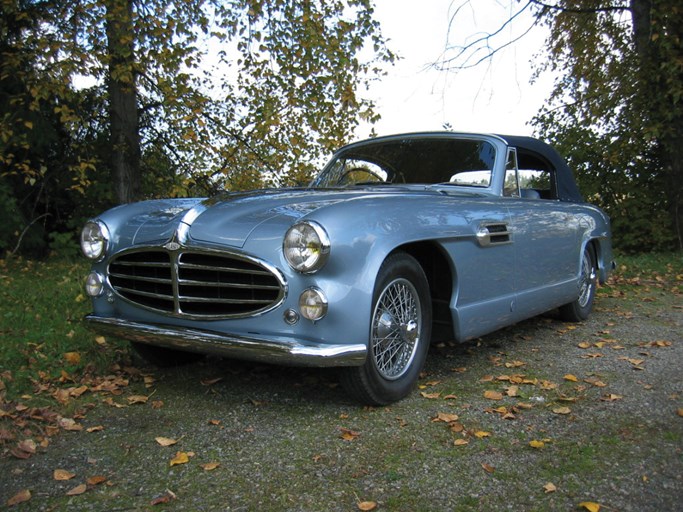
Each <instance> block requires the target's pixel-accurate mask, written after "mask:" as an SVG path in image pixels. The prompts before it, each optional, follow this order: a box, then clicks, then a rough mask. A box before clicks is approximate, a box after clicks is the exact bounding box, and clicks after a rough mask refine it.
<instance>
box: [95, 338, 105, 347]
mask: <svg viewBox="0 0 683 512" xmlns="http://www.w3.org/2000/svg"><path fill="white" fill-rule="evenodd" d="M95 343H97V344H98V345H100V346H102V345H106V344H107V340H106V339H105V338H104V336H96V337H95Z"/></svg>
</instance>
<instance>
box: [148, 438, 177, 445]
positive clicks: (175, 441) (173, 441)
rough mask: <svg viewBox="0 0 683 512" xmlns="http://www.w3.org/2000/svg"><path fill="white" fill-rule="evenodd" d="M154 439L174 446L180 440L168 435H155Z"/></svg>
mask: <svg viewBox="0 0 683 512" xmlns="http://www.w3.org/2000/svg"><path fill="white" fill-rule="evenodd" d="M154 440H155V441H156V442H157V443H158V444H160V445H161V446H173V445H174V444H176V443H177V442H178V440H177V439H171V438H168V437H155V438H154Z"/></svg>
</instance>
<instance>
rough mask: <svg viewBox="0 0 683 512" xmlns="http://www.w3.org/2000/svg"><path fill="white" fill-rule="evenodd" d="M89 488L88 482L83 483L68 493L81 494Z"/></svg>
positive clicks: (68, 494) (69, 494) (72, 494)
mask: <svg viewBox="0 0 683 512" xmlns="http://www.w3.org/2000/svg"><path fill="white" fill-rule="evenodd" d="M87 490H88V486H87V485H86V484H81V485H77V486H76V487H74V488H73V489H71V490H69V491H67V493H66V495H67V496H79V495H81V494H83V493H84V492H85V491H87Z"/></svg>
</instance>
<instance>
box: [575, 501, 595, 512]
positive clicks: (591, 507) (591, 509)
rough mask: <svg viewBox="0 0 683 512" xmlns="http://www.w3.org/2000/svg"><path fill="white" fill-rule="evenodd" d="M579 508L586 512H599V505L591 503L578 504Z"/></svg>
mask: <svg viewBox="0 0 683 512" xmlns="http://www.w3.org/2000/svg"><path fill="white" fill-rule="evenodd" d="M579 507H582V508H585V509H586V510H588V512H599V511H600V505H598V504H597V503H593V502H592V501H583V502H581V503H579Z"/></svg>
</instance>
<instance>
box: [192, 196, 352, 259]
mask: <svg viewBox="0 0 683 512" xmlns="http://www.w3.org/2000/svg"><path fill="white" fill-rule="evenodd" d="M359 195H363V194H362V193H359V192H348V191H324V190H311V189H284V190H257V191H252V192H245V193H229V194H222V195H220V196H218V197H215V198H212V199H208V200H206V201H204V202H202V203H201V204H199V205H197V207H195V208H194V213H196V217H195V218H194V219H193V220H192V222H191V228H190V236H191V237H192V238H193V239H194V240H201V241H204V242H209V243H214V244H221V245H231V246H233V247H242V246H243V245H244V243H245V241H246V240H247V238H248V237H249V235H250V234H251V233H252V231H254V230H255V229H256V228H257V227H258V226H260V225H261V224H263V223H264V222H267V221H269V220H271V219H274V218H276V217H279V218H282V219H283V222H285V223H287V224H288V225H291V224H293V223H294V222H296V221H297V220H298V219H300V218H301V217H304V216H305V215H308V214H310V213H312V212H314V211H316V210H318V209H319V208H323V207H325V206H330V205H332V204H336V203H338V202H340V201H348V200H351V199H353V198H355V197H358V196H359Z"/></svg>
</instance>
